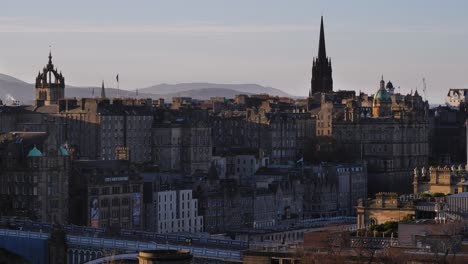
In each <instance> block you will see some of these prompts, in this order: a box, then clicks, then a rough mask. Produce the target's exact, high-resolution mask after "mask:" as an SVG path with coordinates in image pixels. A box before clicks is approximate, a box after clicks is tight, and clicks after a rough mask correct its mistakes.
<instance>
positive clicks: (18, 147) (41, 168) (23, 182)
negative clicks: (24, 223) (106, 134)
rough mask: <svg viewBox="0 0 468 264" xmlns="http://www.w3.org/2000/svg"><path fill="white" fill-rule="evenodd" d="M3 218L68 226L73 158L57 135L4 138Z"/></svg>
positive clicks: (0, 159)
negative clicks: (12, 216)
mask: <svg viewBox="0 0 468 264" xmlns="http://www.w3.org/2000/svg"><path fill="white" fill-rule="evenodd" d="M0 145H1V146H0V167H1V168H2V169H1V170H0V183H1V184H0V185H1V188H0V193H1V202H0V207H1V211H2V215H15V216H20V217H26V218H30V219H34V220H37V221H42V222H49V223H59V224H64V223H67V222H68V184H69V176H70V156H69V153H68V150H67V149H66V147H64V146H63V145H60V144H57V142H56V138H55V137H54V135H53V134H47V133H44V132H43V133H31V132H17V133H9V134H5V135H3V136H1V138H0Z"/></svg>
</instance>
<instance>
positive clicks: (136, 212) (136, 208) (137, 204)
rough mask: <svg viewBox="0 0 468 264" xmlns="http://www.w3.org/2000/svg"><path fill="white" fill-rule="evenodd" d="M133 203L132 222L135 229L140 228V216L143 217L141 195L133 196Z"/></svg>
mask: <svg viewBox="0 0 468 264" xmlns="http://www.w3.org/2000/svg"><path fill="white" fill-rule="evenodd" d="M132 200H133V203H132V222H133V227H134V228H135V227H140V216H141V193H134V194H133V198H132Z"/></svg>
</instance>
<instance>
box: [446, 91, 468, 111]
mask: <svg viewBox="0 0 468 264" xmlns="http://www.w3.org/2000/svg"><path fill="white" fill-rule="evenodd" d="M467 99H468V89H450V90H449V92H448V94H447V97H446V98H445V103H446V104H447V106H449V107H452V108H459V107H460V103H462V102H465V100H467Z"/></svg>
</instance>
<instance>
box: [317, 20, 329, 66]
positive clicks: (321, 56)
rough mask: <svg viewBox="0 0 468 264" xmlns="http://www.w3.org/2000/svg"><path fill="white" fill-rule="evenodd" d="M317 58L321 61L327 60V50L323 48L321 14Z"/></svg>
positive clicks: (323, 37)
mask: <svg viewBox="0 0 468 264" xmlns="http://www.w3.org/2000/svg"><path fill="white" fill-rule="evenodd" d="M318 58H319V60H321V61H325V60H327V51H326V49H325V31H324V30H323V16H322V18H321V21H320V40H319V50H318Z"/></svg>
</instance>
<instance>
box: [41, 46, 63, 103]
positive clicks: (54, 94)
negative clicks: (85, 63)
mask: <svg viewBox="0 0 468 264" xmlns="http://www.w3.org/2000/svg"><path fill="white" fill-rule="evenodd" d="M64 96H65V78H64V77H63V75H62V73H61V72H60V73H59V72H58V71H57V69H56V68H54V64H53V63H52V52H49V62H48V63H47V65H46V66H45V67H44V68H43V69H42V72H41V71H39V73H38V74H37V77H36V105H37V106H42V105H57V104H58V102H59V100H60V99H62V98H64Z"/></svg>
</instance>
